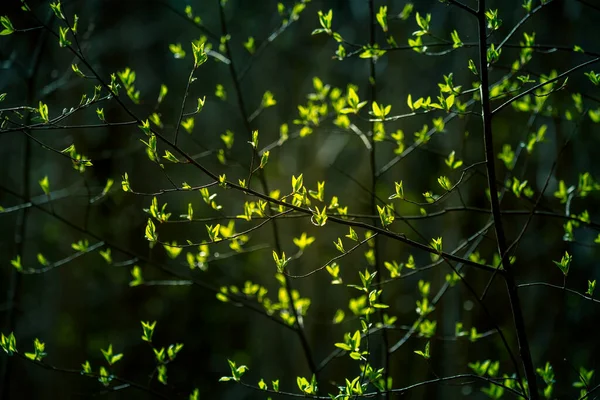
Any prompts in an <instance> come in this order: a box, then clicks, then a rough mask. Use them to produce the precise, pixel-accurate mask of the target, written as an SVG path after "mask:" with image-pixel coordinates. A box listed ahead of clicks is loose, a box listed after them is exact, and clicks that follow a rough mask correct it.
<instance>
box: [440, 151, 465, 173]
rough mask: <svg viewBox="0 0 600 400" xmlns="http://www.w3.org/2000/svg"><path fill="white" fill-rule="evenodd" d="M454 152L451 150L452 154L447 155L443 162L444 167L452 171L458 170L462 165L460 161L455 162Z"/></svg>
mask: <svg viewBox="0 0 600 400" xmlns="http://www.w3.org/2000/svg"><path fill="white" fill-rule="evenodd" d="M455 158H456V152H455V151H454V150H452V152H451V153H450V154H449V155H448V158H446V159H445V160H444V162H445V163H446V165H447V166H448V167H450V168H452V169H457V168H460V167H461V166H462V165H463V162H462V160H456V159H455Z"/></svg>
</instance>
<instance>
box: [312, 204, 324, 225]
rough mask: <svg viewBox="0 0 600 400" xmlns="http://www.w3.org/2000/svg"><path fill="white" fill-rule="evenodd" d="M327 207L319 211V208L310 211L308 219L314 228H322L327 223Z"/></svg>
mask: <svg viewBox="0 0 600 400" xmlns="http://www.w3.org/2000/svg"><path fill="white" fill-rule="evenodd" d="M326 211H327V207H325V206H324V207H323V209H322V210H319V207H316V206H315V209H314V210H312V212H313V215H312V217H311V218H310V221H311V222H312V223H313V224H314V225H316V226H324V225H325V223H326V222H327V212H326Z"/></svg>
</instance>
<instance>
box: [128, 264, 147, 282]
mask: <svg viewBox="0 0 600 400" xmlns="http://www.w3.org/2000/svg"><path fill="white" fill-rule="evenodd" d="M131 277H132V278H133V280H131V281H130V282H129V286H131V287H134V286H139V285H141V284H143V283H144V278H143V276H142V269H141V268H140V267H138V266H137V265H135V266H134V267H133V268H132V269H131Z"/></svg>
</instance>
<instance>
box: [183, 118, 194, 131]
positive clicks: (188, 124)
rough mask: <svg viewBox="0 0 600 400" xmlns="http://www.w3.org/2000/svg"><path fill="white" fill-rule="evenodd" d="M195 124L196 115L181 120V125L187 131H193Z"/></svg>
mask: <svg viewBox="0 0 600 400" xmlns="http://www.w3.org/2000/svg"><path fill="white" fill-rule="evenodd" d="M194 125H195V121H194V117H188V118H186V119H184V120H183V121H181V127H182V128H183V129H185V131H186V132H187V133H192V131H193V130H194Z"/></svg>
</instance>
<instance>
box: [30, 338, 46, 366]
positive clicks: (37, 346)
mask: <svg viewBox="0 0 600 400" xmlns="http://www.w3.org/2000/svg"><path fill="white" fill-rule="evenodd" d="M45 350H46V345H45V344H44V343H43V342H40V340H39V339H38V338H35V339H34V340H33V353H25V357H27V358H29V359H30V360H33V361H42V359H43V358H44V357H46V355H47V354H46V351H45Z"/></svg>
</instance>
